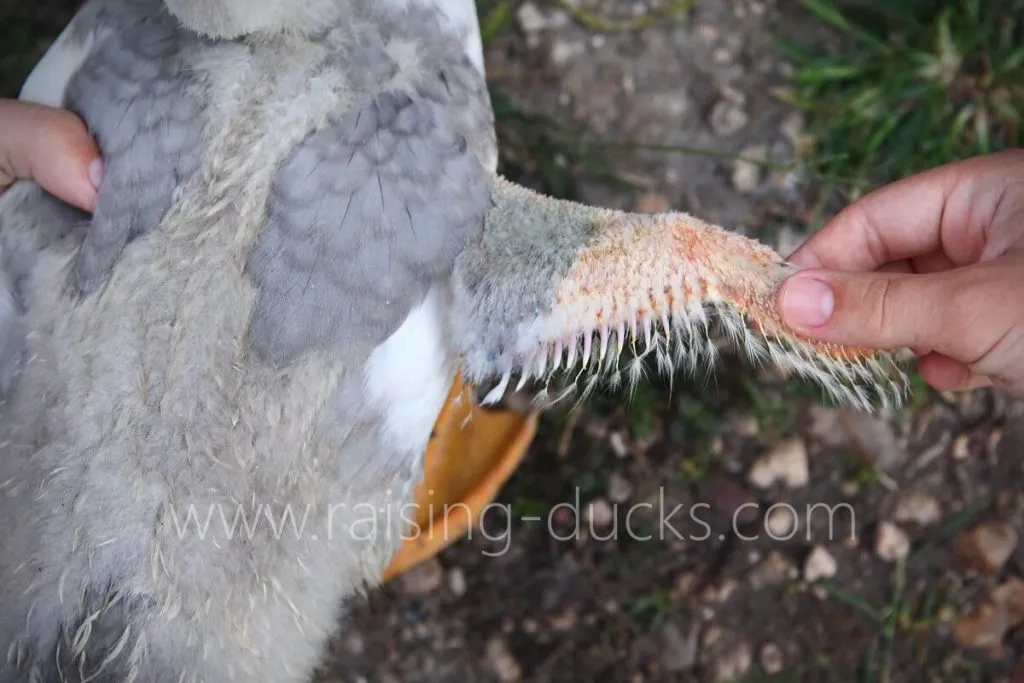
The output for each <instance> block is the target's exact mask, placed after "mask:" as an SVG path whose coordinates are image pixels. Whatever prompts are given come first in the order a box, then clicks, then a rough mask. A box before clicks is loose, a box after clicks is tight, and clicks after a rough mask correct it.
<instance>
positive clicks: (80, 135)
mask: <svg viewBox="0 0 1024 683" xmlns="http://www.w3.org/2000/svg"><path fill="white" fill-rule="evenodd" d="M102 176H103V162H102V158H101V155H100V150H99V148H98V147H97V146H96V142H95V141H94V140H93V139H92V136H90V135H89V132H88V130H87V129H86V126H85V124H84V123H83V122H82V120H81V119H80V118H79V117H78V116H76V115H75V114H74V113H72V112H70V111H68V110H66V109H58V108H54V107H48V106H45V105H40V104H35V103H32V102H23V101H19V100H8V99H0V192H3V190H5V189H6V188H7V187H9V186H10V185H11V184H12V183H14V182H15V181H16V180H35V181H36V182H38V183H39V184H40V185H41V186H42V187H43V188H45V189H46V190H48V191H49V192H51V193H52V194H54V195H56V196H57V197H60V198H61V199H63V200H64V201H66V202H68V203H69V204H73V205H74V206H77V207H78V208H80V209H84V210H86V211H92V210H93V207H94V206H95V203H96V187H97V186H98V185H99V181H100V179H101V178H102Z"/></svg>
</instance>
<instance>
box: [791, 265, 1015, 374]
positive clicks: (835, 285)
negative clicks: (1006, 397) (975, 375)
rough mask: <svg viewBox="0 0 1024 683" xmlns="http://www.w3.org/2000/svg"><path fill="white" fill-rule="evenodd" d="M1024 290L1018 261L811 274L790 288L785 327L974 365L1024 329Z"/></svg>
mask: <svg viewBox="0 0 1024 683" xmlns="http://www.w3.org/2000/svg"><path fill="white" fill-rule="evenodd" d="M1021 292H1024V257H1021V256H1018V257H1015V258H1010V257H1008V258H1006V259H1003V260H1001V261H1000V262H998V263H993V264H983V265H978V266H973V267H969V268H961V269H957V270H954V271H948V272H945V273H935V274H924V275H921V274H907V273H889V272H869V273H854V272H843V271H827V270H821V269H808V270H803V271H800V272H799V273H797V274H795V275H793V276H791V277H790V278H789V279H788V280H786V282H784V283H783V286H782V287H781V288H780V290H779V295H778V307H779V311H780V314H781V316H782V319H783V321H784V322H785V324H787V325H788V326H790V327H791V328H792V329H793V330H795V331H796V332H797V333H799V334H801V335H804V336H806V337H810V338H812V339H818V340H821V341H829V342H834V343H838V344H848V345H853V346H864V347H869V348H878V349H894V348H899V347H910V348H917V349H921V350H927V351H929V352H934V353H938V354H942V355H944V356H947V357H949V358H951V359H954V360H956V361H958V362H960V363H961V364H963V365H966V366H973V365H974V364H977V363H979V361H980V360H981V359H982V358H983V357H984V356H986V354H988V353H989V352H990V351H992V350H993V349H994V348H995V346H996V345H997V343H998V342H999V341H1000V340H1001V339H1003V338H1004V337H1005V336H1006V333H1007V331H1008V330H1010V329H1011V328H1012V327H1013V326H1014V325H1017V324H1020V325H1022V326H1024V309H1021V308H1020V306H1019V305H1017V303H1016V301H1017V300H1018V299H1019V298H1020V296H1021ZM1013 353H1016V351H1014V352H1013ZM1021 353H1024V349H1022V350H1021ZM1021 362H1022V364H1024V358H1022V359H1021ZM975 369H977V368H975Z"/></svg>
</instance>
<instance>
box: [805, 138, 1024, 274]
mask: <svg viewBox="0 0 1024 683" xmlns="http://www.w3.org/2000/svg"><path fill="white" fill-rule="evenodd" d="M1022 184H1024V151H1021V150H1011V151H1008V152H1002V153H999V154H992V155H987V156H981V157H974V158H971V159H967V160H964V161H960V162H956V163H952V164H948V165H946V166H942V167H939V168H936V169H932V170H930V171H926V172H924V173H920V174H918V175H914V176H911V177H909V178H906V179H904V180H901V181H899V182H896V183H893V184H891V185H887V186H885V187H883V188H881V189H879V190H876V191H875V192H872V193H870V194H868V195H866V196H864V197H863V198H861V199H860V200H858V201H857V202H854V203H853V204H851V205H850V206H848V207H847V208H846V209H845V210H843V211H842V212H841V213H840V214H839V215H838V216H836V217H835V219H833V220H832V221H831V222H830V223H829V224H828V225H827V226H826V227H825V228H823V229H822V230H821V231H819V232H818V233H816V234H815V235H813V236H812V237H811V238H810V239H809V240H808V241H807V242H806V243H804V245H803V246H801V247H800V248H799V249H798V250H797V251H796V252H794V253H793V254H792V256H791V257H790V260H791V261H793V262H794V263H796V264H798V265H802V266H807V267H823V268H831V269H836V270H854V271H856V270H874V269H876V268H878V267H879V266H882V265H883V264H886V263H890V262H893V261H901V260H904V259H913V258H915V257H918V256H921V255H923V254H929V253H931V252H938V253H940V254H944V255H945V257H946V258H948V259H949V262H950V263H952V264H953V265H966V264H969V263H974V262H977V261H978V260H981V259H982V256H983V253H984V251H985V244H986V235H987V233H988V230H989V228H990V226H991V225H992V224H993V222H994V221H996V220H997V219H998V218H999V214H1000V213H1003V214H1005V213H1007V212H1008V211H1012V210H1014V207H1012V206H1008V205H1007V200H1008V199H1009V200H1010V203H1011V204H1016V209H1017V210H1024V193H1021V192H1016V193H1014V192H1008V191H1007V190H1008V188H1012V187H1014V186H1015V185H1022Z"/></svg>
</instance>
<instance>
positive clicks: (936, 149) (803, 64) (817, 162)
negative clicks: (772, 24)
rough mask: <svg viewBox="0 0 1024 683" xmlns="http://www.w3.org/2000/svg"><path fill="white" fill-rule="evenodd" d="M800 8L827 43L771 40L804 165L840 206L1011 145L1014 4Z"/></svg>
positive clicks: (1019, 15) (884, 0)
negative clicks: (800, 113)
mask: <svg viewBox="0 0 1024 683" xmlns="http://www.w3.org/2000/svg"><path fill="white" fill-rule="evenodd" d="M801 3H802V5H803V6H804V7H805V8H806V9H807V10H808V11H809V12H810V13H811V14H812V15H813V16H814V17H815V18H816V19H817V20H819V21H820V22H821V24H823V25H824V26H826V27H827V28H828V29H830V32H831V33H832V34H833V35H832V39H831V40H830V41H829V42H828V43H827V46H824V47H823V46H821V45H818V46H815V45H811V44H810V43H809V42H807V41H804V42H797V41H793V40H780V41H779V42H780V46H781V48H782V49H783V51H784V52H785V53H786V54H787V56H788V57H789V58H790V59H791V61H792V63H793V65H794V69H795V71H794V80H795V84H794V85H795V101H794V104H796V105H797V106H798V107H800V108H801V109H803V110H804V111H805V112H806V113H807V115H808V129H807V132H808V133H809V134H810V135H811V136H812V141H813V149H812V150H811V152H810V154H809V156H808V158H807V162H808V166H809V168H810V170H811V175H812V177H815V178H817V179H819V180H820V181H821V182H822V184H823V185H824V187H825V189H826V190H834V191H838V192H839V193H840V196H841V197H842V199H844V200H846V201H848V200H851V199H853V198H855V197H856V196H858V195H859V194H861V193H863V192H864V191H866V190H869V189H871V188H872V187H874V186H877V185H878V184H881V183H886V182H890V181H892V180H895V179H897V178H900V177H905V176H907V175H911V174H913V173H915V172H918V171H921V170H924V169H927V168H931V167H934V166H938V165H941V164H944V163H947V162H950V161H954V160H956V159H959V158H963V157H967V156H973V155H976V154H982V153H987V152H992V151H997V150H1000V149H1004V148H1008V147H1015V146H1017V145H1018V144H1019V142H1020V125H1021V120H1022V116H1024V0H1001V1H1000V2H993V1H992V0H801ZM826 194H833V195H834V192H832V193H826Z"/></svg>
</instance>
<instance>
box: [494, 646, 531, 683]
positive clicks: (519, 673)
mask: <svg viewBox="0 0 1024 683" xmlns="http://www.w3.org/2000/svg"><path fill="white" fill-rule="evenodd" d="M487 660H488V663H489V664H490V665H491V670H492V671H493V672H494V674H495V675H496V676H497V677H498V680H500V681H501V682H502V683H514V681H518V680H520V679H522V677H523V670H522V668H521V667H520V666H519V662H517V661H516V658H515V657H513V656H512V653H511V652H510V651H509V649H508V644H507V643H506V642H505V640H504V639H503V638H500V637H495V638H492V639H491V640H490V641H489V642H488V643H487Z"/></svg>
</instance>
